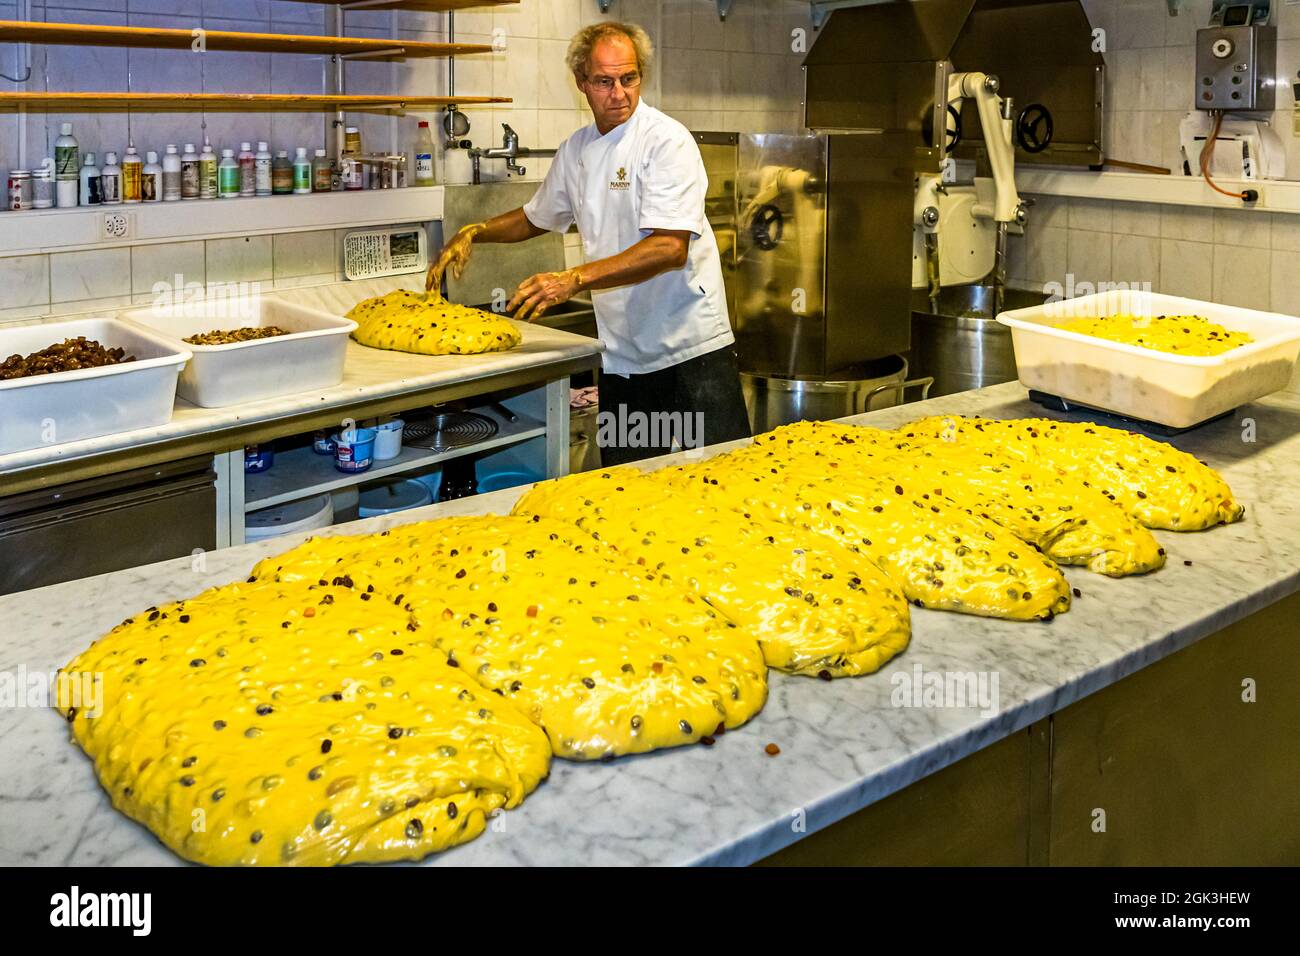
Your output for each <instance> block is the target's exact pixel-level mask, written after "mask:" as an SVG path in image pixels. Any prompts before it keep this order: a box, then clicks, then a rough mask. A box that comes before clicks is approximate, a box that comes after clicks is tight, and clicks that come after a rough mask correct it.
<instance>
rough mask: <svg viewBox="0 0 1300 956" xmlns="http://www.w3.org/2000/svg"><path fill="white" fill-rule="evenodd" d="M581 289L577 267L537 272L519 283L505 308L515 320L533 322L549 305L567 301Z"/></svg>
mask: <svg viewBox="0 0 1300 956" xmlns="http://www.w3.org/2000/svg"><path fill="white" fill-rule="evenodd" d="M581 291H582V279H581V278H580V277H579V275H578V270H577V269H566V270H565V271H564V272H539V273H537V275H535V276H530V277H528V278H527V279H525V280H524V281H523V282H521V283H519V288H518V289H517V290H515V294H514V295H513V296H511V298H510V301H509V302H508V303H506V309H507V311H513V312H514V316H515V319H516V321H519V322H535V321H537V320H538V319H540V318H541V317H542V313H544V312H545V311H546V310H547V309H549V308H550V307H551V306H553V305H559V304H560V303H561V302H568V301H569V300H570V299H572V298H573V297H574V296H575V295H577V294H578V293H579V292H581ZM516 310H517V311H516Z"/></svg>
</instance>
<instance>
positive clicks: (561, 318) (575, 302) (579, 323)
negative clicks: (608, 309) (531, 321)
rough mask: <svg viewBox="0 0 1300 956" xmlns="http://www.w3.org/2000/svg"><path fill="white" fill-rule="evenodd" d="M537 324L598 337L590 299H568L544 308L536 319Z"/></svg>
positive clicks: (594, 313) (594, 311) (594, 312)
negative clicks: (543, 311)
mask: <svg viewBox="0 0 1300 956" xmlns="http://www.w3.org/2000/svg"><path fill="white" fill-rule="evenodd" d="M537 324H538V325H544V326H546V327H547V328H548V329H563V330H564V331H565V332H572V333H574V334H575V335H585V336H588V337H589V338H593V339H594V338H598V335H597V333H596V310H595V309H594V308H593V307H592V304H591V300H590V299H570V300H569V301H568V302H561V303H560V304H559V305H553V306H551V307H550V308H549V309H547V310H546V312H545V314H543V315H542V317H541V318H540V319H538V320H537Z"/></svg>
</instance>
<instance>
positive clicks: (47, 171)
mask: <svg viewBox="0 0 1300 956" xmlns="http://www.w3.org/2000/svg"><path fill="white" fill-rule="evenodd" d="M32 208H33V209H53V208H54V160H52V159H47V160H46V161H45V165H43V166H41V167H40V168H39V169H33V170H32Z"/></svg>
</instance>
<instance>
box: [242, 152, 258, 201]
mask: <svg viewBox="0 0 1300 956" xmlns="http://www.w3.org/2000/svg"><path fill="white" fill-rule="evenodd" d="M239 195H241V196H256V195H257V157H256V156H254V155H253V144H252V143H240V144H239Z"/></svg>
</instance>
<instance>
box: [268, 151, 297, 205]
mask: <svg viewBox="0 0 1300 956" xmlns="http://www.w3.org/2000/svg"><path fill="white" fill-rule="evenodd" d="M271 192H272V193H273V194H274V195H276V196H287V195H289V194H291V193H292V192H293V160H291V159H290V158H289V151H288V150H284V149H282V150H280V151H279V152H278V153H276V154H275V159H274V160H272V161H271Z"/></svg>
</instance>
